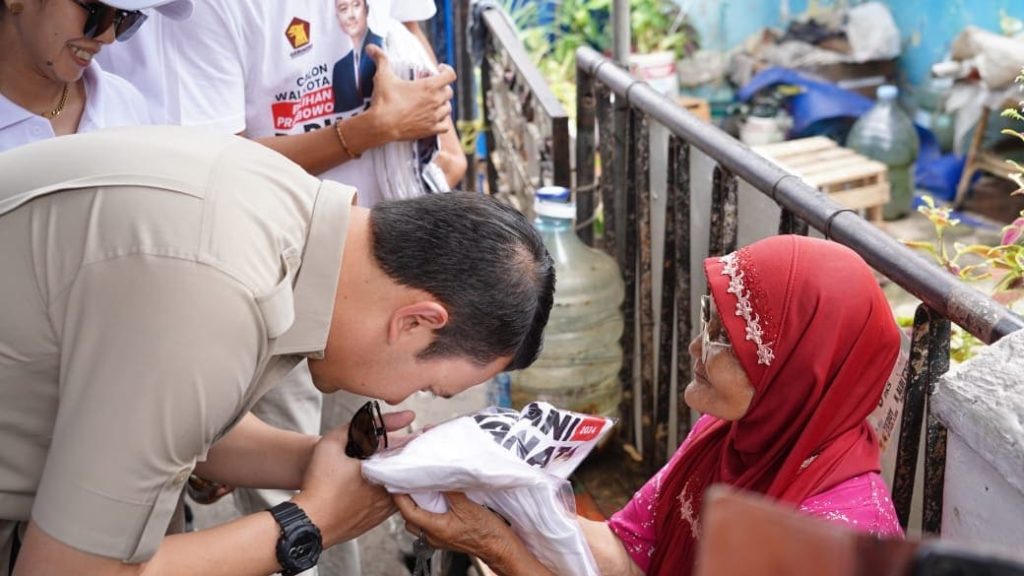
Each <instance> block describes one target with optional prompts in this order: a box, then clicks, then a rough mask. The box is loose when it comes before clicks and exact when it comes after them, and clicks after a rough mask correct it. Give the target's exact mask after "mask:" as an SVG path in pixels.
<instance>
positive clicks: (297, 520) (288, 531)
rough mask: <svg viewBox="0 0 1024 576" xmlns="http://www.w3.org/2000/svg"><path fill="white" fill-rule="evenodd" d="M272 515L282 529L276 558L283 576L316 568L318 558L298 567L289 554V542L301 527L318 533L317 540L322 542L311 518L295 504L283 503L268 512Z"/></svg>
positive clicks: (318, 530)
mask: <svg viewBox="0 0 1024 576" xmlns="http://www.w3.org/2000/svg"><path fill="white" fill-rule="evenodd" d="M267 511H268V512H270V515H271V516H273V517H274V520H275V521H276V522H277V523H278V525H279V526H280V527H281V536H280V537H278V540H277V547H276V556H277V561H278V564H280V565H281V571H280V574H281V576H295V575H296V574H300V573H302V572H305V571H306V570H309V569H310V568H312V567H314V566H316V558H315V557H314V558H312V559H311V560H310V561H309V564H308V565H306V564H304V563H303V564H302V565H296V563H295V561H294V560H293V559H290V558H289V554H288V540H289V538H290V537H291V536H292V535H293V534H294V533H295V532H296V531H297V530H298V529H299V528H301V527H303V526H308V527H309V528H310V529H312V531H313V532H315V533H316V538H317V540H318V541H319V540H320V529H319V528H317V526H316V524H313V521H312V520H310V519H309V516H307V515H306V513H305V512H304V511H303V510H302V508H300V507H299V506H298V505H297V504H295V503H294V502H282V503H280V504H278V505H277V506H274V507H273V508H269V509H268V510H267ZM319 555H320V553H319V550H318V551H317V553H316V556H317V557H318V556H319Z"/></svg>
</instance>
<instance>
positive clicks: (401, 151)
mask: <svg viewBox="0 0 1024 576" xmlns="http://www.w3.org/2000/svg"><path fill="white" fill-rule="evenodd" d="M390 5H391V3H390V1H389V0H377V1H371V2H370V10H369V17H368V23H367V24H368V26H369V28H370V30H371V31H373V33H374V34H376V35H378V36H380V37H381V38H383V50H384V53H385V54H387V56H388V61H389V62H390V63H391V69H392V71H393V72H394V73H395V76H397V77H399V78H401V79H403V80H415V79H418V78H425V77H427V76H432V75H434V74H437V67H436V66H434V63H433V60H432V59H431V58H430V55H429V54H428V53H427V50H426V48H425V47H424V46H423V44H422V43H421V42H420V40H419V38H417V37H416V36H414V35H413V34H412V32H410V31H409V30H408V29H407V28H406V27H405V26H404V25H403V24H402V23H400V22H398V21H397V20H395V19H394V18H392V17H391V13H390V10H391V8H390ZM439 146H440V143H439V141H438V138H437V136H430V137H427V138H421V139H419V140H412V141H402V142H390V143H388V144H385V145H383V146H380V147H378V148H374V149H373V150H371V151H370V152H369V154H370V155H371V156H372V157H373V162H374V167H375V169H376V172H377V181H378V183H379V185H380V190H381V197H382V198H384V199H385V200H398V199H402V198H413V197H415V196H422V195H423V194H428V193H434V192H448V191H449V190H450V188H449V186H448V181H447V179H446V177H445V176H444V172H443V171H442V170H441V169H440V167H438V165H437V164H436V163H435V162H434V158H435V157H436V155H437V152H438V149H439Z"/></svg>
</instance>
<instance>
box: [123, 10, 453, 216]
mask: <svg viewBox="0 0 1024 576" xmlns="http://www.w3.org/2000/svg"><path fill="white" fill-rule="evenodd" d="M381 1H388V0H381ZM375 5H376V2H371V4H370V10H371V13H372V11H373V9H374V6H375ZM390 10H391V16H392V17H393V18H395V19H396V20H398V21H400V22H409V21H420V20H426V19H429V18H431V17H432V16H433V15H434V12H435V10H436V7H435V6H434V3H433V2H432V1H430V0H390ZM140 32H144V30H142V31H140ZM165 33H166V30H165ZM173 34H174V35H175V46H176V50H177V57H178V64H179V65H180V66H181V70H180V71H179V74H178V76H179V78H180V81H181V86H180V88H181V92H180V101H181V107H182V108H181V121H182V124H184V125H186V126H203V127H207V128H212V129H214V130H217V131H221V132H229V133H245V135H246V136H248V137H250V138H262V137H265V136H274V135H286V134H302V133H304V132H310V131H312V130H319V129H321V128H324V127H329V126H332V125H333V123H334V121H335V119H336V117H338V116H339V114H338V113H336V111H335V110H334V90H333V87H332V85H331V83H332V71H333V70H334V65H335V63H336V62H338V61H339V60H341V59H342V58H344V57H345V55H347V54H348V53H349V52H350V51H351V49H352V46H351V41H350V40H349V37H348V35H347V34H345V33H344V32H343V31H342V30H341V26H340V25H339V24H338V19H337V16H336V11H335V7H334V2H333V0H288V1H280V0H275V1H267V2H242V1H240V0H204V1H202V2H197V3H196V6H195V11H194V12H193V14H192V18H191V19H190V20H189V21H188V22H185V23H182V24H179V25H176V26H174V27H173ZM319 176H320V177H321V178H324V179H329V180H336V181H338V182H344V183H345V184H349V185H352V186H355V187H356V189H357V190H358V193H359V203H360V205H363V206H372V205H373V204H374V203H375V202H376V200H377V199H378V198H379V192H378V188H379V184H378V181H377V175H376V173H375V167H374V163H373V159H372V158H371V157H370V156H363V157H362V158H360V159H357V160H349V161H348V162H345V163H344V164H342V165H341V166H337V167H335V168H333V169H331V170H328V171H327V172H324V173H322V174H320V175H319Z"/></svg>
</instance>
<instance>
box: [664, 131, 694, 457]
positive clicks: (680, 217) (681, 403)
mask: <svg viewBox="0 0 1024 576" xmlns="http://www.w3.org/2000/svg"><path fill="white" fill-rule="evenodd" d="M668 149H669V154H668V169H669V176H668V190H669V200H668V202H669V213H668V214H666V216H665V218H666V220H665V221H666V228H667V225H668V222H669V218H671V221H672V222H674V225H673V228H674V234H673V243H672V245H671V246H670V245H669V244H668V237H667V234H668V233H667V231H666V239H665V253H666V254H669V253H671V254H673V257H672V260H673V261H674V263H675V264H674V270H673V271H674V274H673V275H674V279H673V283H674V285H675V289H674V290H673V293H674V294H673V296H674V304H675V311H676V322H675V332H676V340H677V344H676V346H677V349H678V350H679V353H678V361H677V363H676V385H677V386H678V394H677V400H676V421H677V423H678V426H677V431H676V441H677V443H682V441H683V439H684V438H686V435H687V434H688V433H689V432H690V424H691V423H690V407H689V406H688V405H687V404H686V401H685V400H684V398H683V389H684V387H685V386H686V385H687V384H688V383H689V382H690V378H691V377H692V374H691V373H690V372H691V370H692V363H691V361H690V355H689V349H688V348H687V343H688V342H689V341H690V334H691V333H692V332H693V323H692V321H691V319H690V291H691V280H692V278H691V275H690V146H689V145H688V144H687V143H686V142H683V141H682V140H680V139H679V138H677V137H676V136H670V137H669V140H668ZM673 198H674V200H673ZM666 260H667V258H666ZM665 274H666V276H668V270H667V269H666V271H665ZM665 301H666V300H665V298H664V296H663V297H662V302H663V303H664V302H665ZM662 306H664V304H662ZM664 316H665V315H664V311H663V312H662V318H664ZM670 325H671V322H668V323H665V322H663V323H662V326H670ZM666 332H670V331H669V330H666ZM668 338H669V343H670V345H671V340H672V335H671V334H669V335H668ZM664 339H665V337H664V335H663V336H662V340H663V341H664ZM684 351H685V353H684ZM668 361H669V362H671V359H669V360H668Z"/></svg>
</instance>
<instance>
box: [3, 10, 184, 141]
mask: <svg viewBox="0 0 1024 576" xmlns="http://www.w3.org/2000/svg"><path fill="white" fill-rule="evenodd" d="M158 6H159V8H158V10H160V11H161V12H162V13H163V14H166V15H168V16H170V17H172V18H177V19H180V18H184V17H187V16H188V14H189V13H190V12H191V6H192V5H191V0H109V1H108V2H98V1H96V0H3V3H2V4H0V152H2V151H4V150H7V149H10V148H14V147H16V146H20V145H22V144H28V143H30V142H34V141H36V140H42V139H45V138H52V137H54V136H61V135H64V134H74V133H77V132H91V131H95V130H100V129H102V128H108V127H113V126H127V125H137V124H148V123H150V119H149V114H148V112H147V111H146V103H145V101H144V100H143V98H142V96H141V95H140V94H139V93H138V91H137V90H135V88H133V87H132V86H131V85H130V84H128V83H127V82H125V81H124V80H123V79H121V78H119V77H117V76H114V75H113V74H109V73H106V72H104V71H103V70H102V69H100V67H99V65H98V64H97V63H96V62H94V61H93V57H94V56H95V55H96V54H97V53H99V51H100V50H101V49H102V48H103V46H105V45H107V44H110V43H111V42H114V41H115V40H126V39H128V38H130V37H131V36H132V35H133V34H134V33H135V31H136V30H138V28H139V26H141V25H142V23H143V22H144V21H145V20H146V15H145V14H144V13H143V12H142V10H143V9H146V8H151V7H158Z"/></svg>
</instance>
